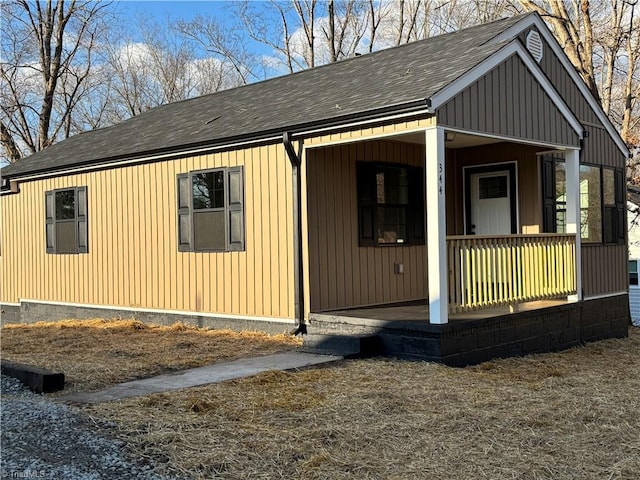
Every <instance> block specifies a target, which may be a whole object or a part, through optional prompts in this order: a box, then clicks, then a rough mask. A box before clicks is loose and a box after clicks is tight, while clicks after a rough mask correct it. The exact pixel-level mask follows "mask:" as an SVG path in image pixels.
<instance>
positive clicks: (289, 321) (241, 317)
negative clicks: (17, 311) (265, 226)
mask: <svg viewBox="0 0 640 480" xmlns="http://www.w3.org/2000/svg"><path fill="white" fill-rule="evenodd" d="M23 303H39V304H43V305H59V306H64V307H78V308H92V309H98V310H124V311H126V312H141V313H158V314H169V315H185V316H191V317H193V316H196V317H207V318H219V319H221V320H227V319H228V320H255V321H259V322H274V323H286V324H294V323H295V319H292V318H277V317H253V316H250V315H235V314H224V313H209V312H197V311H191V310H164V309H160V308H143V307H119V306H117V305H95V304H89V303H73V302H57V301H53V300H34V299H31V298H21V299H20V303H19V304H18V306H21V305H22V304H23Z"/></svg>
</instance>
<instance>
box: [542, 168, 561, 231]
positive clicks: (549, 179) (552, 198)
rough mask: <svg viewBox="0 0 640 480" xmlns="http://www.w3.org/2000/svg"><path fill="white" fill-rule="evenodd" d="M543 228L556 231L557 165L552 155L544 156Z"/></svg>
mask: <svg viewBox="0 0 640 480" xmlns="http://www.w3.org/2000/svg"><path fill="white" fill-rule="evenodd" d="M542 228H543V229H544V232H545V233H556V230H557V224H556V167H555V160H554V158H553V156H551V155H543V156H542Z"/></svg>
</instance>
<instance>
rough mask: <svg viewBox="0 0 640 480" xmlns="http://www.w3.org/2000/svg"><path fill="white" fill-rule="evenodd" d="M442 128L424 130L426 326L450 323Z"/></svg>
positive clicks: (443, 130)
mask: <svg viewBox="0 0 640 480" xmlns="http://www.w3.org/2000/svg"><path fill="white" fill-rule="evenodd" d="M444 132H445V129H444V128H443V127H431V128H427V129H426V130H425V160H424V161H425V166H424V171H425V177H426V178H425V205H426V211H427V214H426V224H427V225H426V228H427V245H426V247H427V258H426V259H425V260H426V262H427V277H428V279H429V281H428V285H429V323H433V324H443V323H448V321H449V298H448V297H449V292H448V269H447V241H446V236H447V221H446V190H445V185H446V180H445V172H446V168H445V152H444Z"/></svg>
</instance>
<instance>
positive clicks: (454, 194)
mask: <svg viewBox="0 0 640 480" xmlns="http://www.w3.org/2000/svg"><path fill="white" fill-rule="evenodd" d="M540 149H541V148H540V147H535V146H532V145H522V144H517V143H507V142H501V143H495V144H490V145H480V146H476V147H467V148H458V149H447V163H446V166H447V171H446V181H447V184H446V188H447V190H446V192H447V212H446V213H447V235H464V218H465V217H464V216H465V205H464V196H463V192H464V189H465V182H464V173H465V172H464V167H477V166H480V165H492V166H493V164H500V163H504V162H516V169H517V177H518V178H517V194H518V196H517V199H518V219H519V225H518V233H522V234H535V233H540V232H542V197H541V193H542V192H541V191H542V186H541V182H540V167H539V164H538V157H537V155H536V153H537V152H538V151H539V150H540Z"/></svg>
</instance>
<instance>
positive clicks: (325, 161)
mask: <svg viewBox="0 0 640 480" xmlns="http://www.w3.org/2000/svg"><path fill="white" fill-rule="evenodd" d="M358 161H371V162H387V163H401V164H407V165H414V166H422V165H423V164H424V147H423V146H422V145H417V144H410V143H402V142H394V141H388V140H371V141H367V142H354V143H348V144H344V145H334V146H329V147H324V148H317V149H312V150H307V151H306V157H305V162H306V172H307V175H306V178H307V209H308V211H307V215H308V265H309V269H308V272H309V291H310V304H309V308H310V310H311V311H312V312H313V311H324V310H331V309H339V308H346V307H355V306H364V305H373V304H380V303H389V302H396V301H403V300H413V299H420V298H426V296H427V280H426V250H425V246H424V245H419V246H418V245H416V246H385V247H360V246H359V245H358V199H357V188H356V187H357V183H356V162H358ZM396 262H397V263H402V264H403V265H404V273H403V274H395V273H394V263H396Z"/></svg>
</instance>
